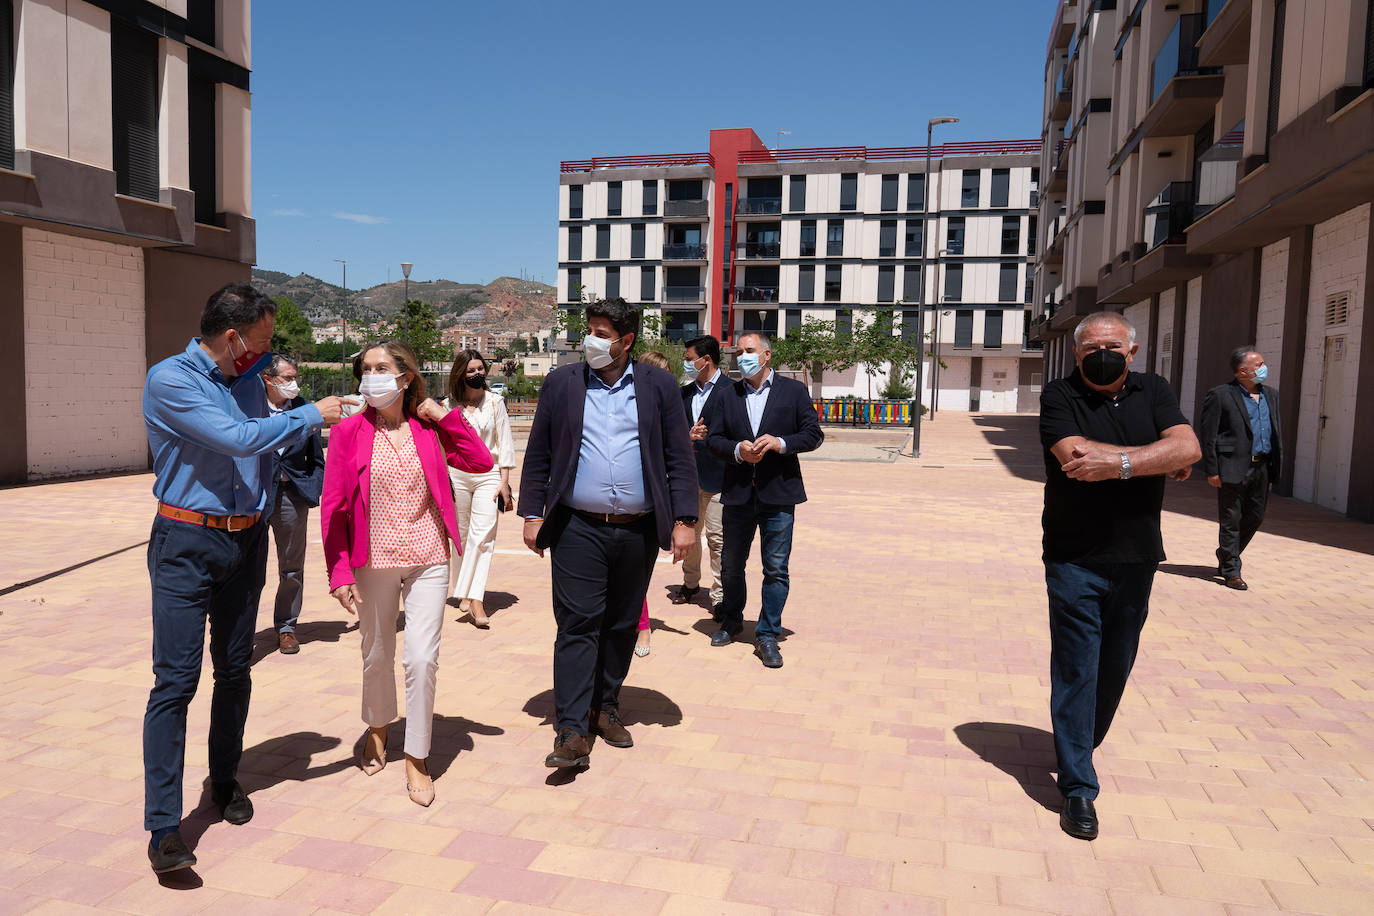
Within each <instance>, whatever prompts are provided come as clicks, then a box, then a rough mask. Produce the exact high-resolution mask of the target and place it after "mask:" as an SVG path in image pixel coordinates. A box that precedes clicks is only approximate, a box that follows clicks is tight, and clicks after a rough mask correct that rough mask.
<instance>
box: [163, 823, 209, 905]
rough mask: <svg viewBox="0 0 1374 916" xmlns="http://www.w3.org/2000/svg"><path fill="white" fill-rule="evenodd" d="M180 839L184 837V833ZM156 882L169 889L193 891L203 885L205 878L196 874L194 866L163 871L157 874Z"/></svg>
mask: <svg viewBox="0 0 1374 916" xmlns="http://www.w3.org/2000/svg"><path fill="white" fill-rule="evenodd" d="M182 839H186V836H185V833H184V832H183V834H182ZM187 842H188V843H189V842H190V841H189V840H188V841H187ZM157 883H158V884H160V885H162V886H163V887H165V888H167V890H169V891H193V890H195V889H196V888H198V887H204V886H205V879H204V878H202V877H201V876H200V875H198V874H196V870H195V869H194V868H178V869H177V870H176V871H169V872H164V873H162V874H160V875H158V876H157Z"/></svg>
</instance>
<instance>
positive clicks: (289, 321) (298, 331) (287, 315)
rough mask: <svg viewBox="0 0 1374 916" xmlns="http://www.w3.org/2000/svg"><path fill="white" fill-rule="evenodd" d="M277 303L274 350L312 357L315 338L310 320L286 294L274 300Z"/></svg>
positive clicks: (302, 357)
mask: <svg viewBox="0 0 1374 916" xmlns="http://www.w3.org/2000/svg"><path fill="white" fill-rule="evenodd" d="M272 301H273V302H275V303H276V304H277V316H276V321H275V323H274V324H273V326H272V352H273V353H285V354H286V355H287V356H290V357H293V358H295V359H310V358H312V357H313V356H314V354H315V340H314V337H313V336H312V334H311V331H310V322H309V321H307V320H306V318H305V316H304V315H302V314H301V310H300V309H298V308H297V307H296V303H294V302H292V301H291V300H290V299H288V298H286V297H285V296H277V297H276V298H274V299H273V300H272Z"/></svg>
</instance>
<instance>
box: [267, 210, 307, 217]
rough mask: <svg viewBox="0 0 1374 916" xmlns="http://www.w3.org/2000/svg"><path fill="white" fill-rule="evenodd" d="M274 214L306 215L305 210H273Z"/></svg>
mask: <svg viewBox="0 0 1374 916" xmlns="http://www.w3.org/2000/svg"><path fill="white" fill-rule="evenodd" d="M272 215H273V216H305V211H304V210H273V211H272Z"/></svg>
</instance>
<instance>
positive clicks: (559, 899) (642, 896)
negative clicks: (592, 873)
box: [553, 878, 668, 916]
mask: <svg viewBox="0 0 1374 916" xmlns="http://www.w3.org/2000/svg"><path fill="white" fill-rule="evenodd" d="M667 899H668V895H667V894H666V893H664V892H663V891H660V890H654V889H653V888H648V887H635V886H633V885H628V884H608V883H606V882H603V881H589V880H587V879H585V878H568V879H567V884H566V885H565V886H564V887H563V888H562V889H561V890H559V891H558V894H557V895H556V896H555V897H554V900H553V906H554V907H555V908H556V909H559V910H568V911H571V912H574V913H585V914H587V916H603V914H606V913H626V914H629V913H656V912H658V910H659V909H660V908H661V907H662V906H663V904H664V902H665V901H667Z"/></svg>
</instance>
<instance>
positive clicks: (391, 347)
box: [353, 340, 429, 417]
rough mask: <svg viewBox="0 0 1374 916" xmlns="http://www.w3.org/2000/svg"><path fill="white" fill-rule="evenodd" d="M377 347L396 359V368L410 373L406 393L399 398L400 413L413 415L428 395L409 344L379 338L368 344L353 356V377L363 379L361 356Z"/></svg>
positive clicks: (408, 415)
mask: <svg viewBox="0 0 1374 916" xmlns="http://www.w3.org/2000/svg"><path fill="white" fill-rule="evenodd" d="M378 347H380V348H381V349H383V350H385V351H386V352H387V353H388V354H389V355H390V356H391V358H392V359H394V360H395V361H396V368H398V369H400V370H401V371H402V372H408V373H410V377H411V379H410V384H409V385H407V386H406V393H405V395H404V397H403V398H402V400H401V413H403V414H405V415H406V416H407V417H413V416H415V408H417V407H419V406H420V402H421V401H423V400H424V399H425V398H427V397H428V396H429V395H428V394H427V393H426V390H425V377H424V376H423V375H421V374H420V363H419V362H418V361H417V360H416V359H415V351H414V350H412V349H410V344H407V343H405V342H404V341H400V340H379V341H377V342H376V343H370V344H368V345H367V346H365V347H363V348H362V349H361V350H359V351H358V355H357V356H355V357H353V378H355V379H357V380H358V381H359V382H361V381H362V380H363V358H364V357H366V356H367V354H369V353H371V352H372V351H373V350H376V349H377V348H378Z"/></svg>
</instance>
